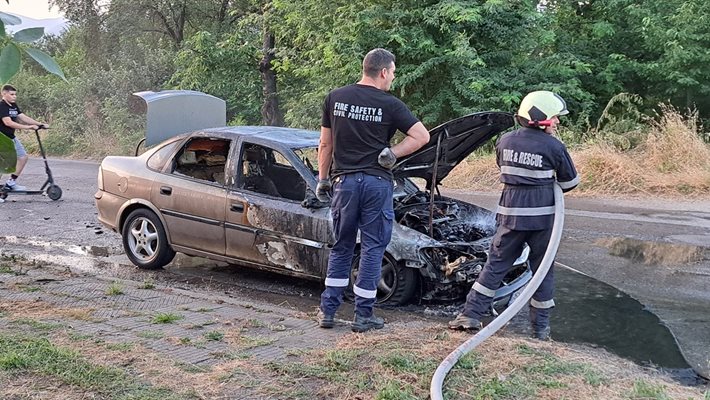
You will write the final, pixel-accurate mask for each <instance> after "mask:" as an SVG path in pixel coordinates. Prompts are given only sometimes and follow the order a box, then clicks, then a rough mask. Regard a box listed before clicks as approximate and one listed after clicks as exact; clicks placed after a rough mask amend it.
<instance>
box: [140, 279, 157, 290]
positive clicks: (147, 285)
mask: <svg viewBox="0 0 710 400" xmlns="http://www.w3.org/2000/svg"><path fill="white" fill-rule="evenodd" d="M138 289H155V284H154V283H153V280H151V279H146V280H144V281H143V284H141V285H140V286H138Z"/></svg>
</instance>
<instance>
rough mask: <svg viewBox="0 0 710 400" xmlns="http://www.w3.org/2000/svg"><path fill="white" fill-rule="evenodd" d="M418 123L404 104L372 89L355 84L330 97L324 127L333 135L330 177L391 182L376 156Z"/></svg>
mask: <svg viewBox="0 0 710 400" xmlns="http://www.w3.org/2000/svg"><path fill="white" fill-rule="evenodd" d="M417 122H419V120H418V119H417V118H416V117H415V116H414V115H413V114H412V112H411V111H409V109H408V108H407V106H406V105H405V104H404V103H403V102H402V101H401V100H399V99H398V98H396V97H394V96H393V95H391V94H389V93H387V92H385V91H382V90H380V89H377V88H376V87H373V86H368V85H359V84H353V85H348V86H344V87H341V88H338V89H335V90H333V91H332V92H330V93H328V96H326V98H325V102H324V103H323V118H322V120H321V125H322V126H323V127H325V128H331V130H332V133H333V164H332V167H331V174H330V176H331V177H335V176H338V175H341V174H344V173H352V172H364V173H367V174H371V175H375V176H381V177H383V178H387V179H392V172H390V171H389V170H388V169H386V168H383V167H382V166H381V165H380V164H379V163H378V162H377V156H378V155H379V154H380V152H381V151H382V149H384V148H385V147H389V145H390V139H392V136H394V134H395V132H396V131H397V129H399V130H400V131H402V132H404V133H406V132H407V131H408V130H409V128H411V127H412V126H413V125H414V124H416V123H417Z"/></svg>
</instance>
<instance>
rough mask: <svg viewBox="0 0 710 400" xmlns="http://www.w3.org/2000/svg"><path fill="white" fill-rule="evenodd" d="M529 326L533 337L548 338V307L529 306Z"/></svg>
mask: <svg viewBox="0 0 710 400" xmlns="http://www.w3.org/2000/svg"><path fill="white" fill-rule="evenodd" d="M530 326H531V327H532V337H533V338H535V339H538V340H550V309H549V308H535V307H533V306H530Z"/></svg>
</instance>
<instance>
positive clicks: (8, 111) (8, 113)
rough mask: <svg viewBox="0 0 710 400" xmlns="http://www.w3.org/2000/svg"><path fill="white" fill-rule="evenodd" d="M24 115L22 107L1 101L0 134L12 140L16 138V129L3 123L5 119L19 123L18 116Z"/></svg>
mask: <svg viewBox="0 0 710 400" xmlns="http://www.w3.org/2000/svg"><path fill="white" fill-rule="evenodd" d="M20 114H22V111H20V107H18V106H17V104H16V103H12V104H7V102H6V101H5V100H0V132H2V133H4V134H5V136H7V137H9V138H10V139H14V138H15V129H14V128H10V127H9V126H7V125H5V123H4V122H3V121H2V119H3V118H5V117H10V118H11V119H12V121H13V122H17V116H18V115H20Z"/></svg>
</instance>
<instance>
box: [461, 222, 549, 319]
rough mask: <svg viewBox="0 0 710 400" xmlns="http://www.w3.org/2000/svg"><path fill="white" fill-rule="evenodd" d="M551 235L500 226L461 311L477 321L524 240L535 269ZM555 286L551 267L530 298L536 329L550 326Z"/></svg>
mask: <svg viewBox="0 0 710 400" xmlns="http://www.w3.org/2000/svg"><path fill="white" fill-rule="evenodd" d="M551 234H552V229H544V230H539V231H516V230H512V229H509V228H507V227H505V226H502V225H499V226H498V229H497V230H496V234H495V236H493V241H492V242H491V247H490V249H489V252H488V253H489V254H488V261H487V262H486V265H485V266H484V267H483V271H481V274H480V275H479V276H478V279H476V282H475V283H474V284H473V288H472V289H471V291H470V292H469V293H468V296H467V297H466V304H465V305H464V309H463V314H464V315H466V316H467V317H472V318H476V319H478V320H480V319H481V317H482V316H483V315H485V314H486V312H488V310H490V307H491V302H492V301H493V298H494V296H495V292H496V290H497V289H498V288H499V287H500V284H501V282H502V281H503V278H505V276H506V275H507V274H508V272H509V271H510V270H511V268H512V267H513V262H515V260H516V259H517V258H518V257H519V256H520V253H521V252H522V251H523V246H524V245H525V243H527V244H528V246H530V256H529V258H528V260H529V262H530V269H532V271H533V272H536V271H537V269H538V267H539V266H540V263H541V262H542V258H543V257H544V256H545V251H546V250H547V245H548V243H549V242H550V235H551ZM554 287H555V283H554V270H553V268H552V266H550V269H549V271H548V272H547V275H546V276H545V279H543V281H542V283H541V284H540V287H538V289H537V290H536V291H535V293H534V294H533V296H532V299H531V300H530V322H531V324H532V326H533V328H535V329H542V328H544V327H546V326H548V325H549V319H550V309H551V308H552V307H554V306H555V301H554V300H553V295H554V293H553V292H554Z"/></svg>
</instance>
